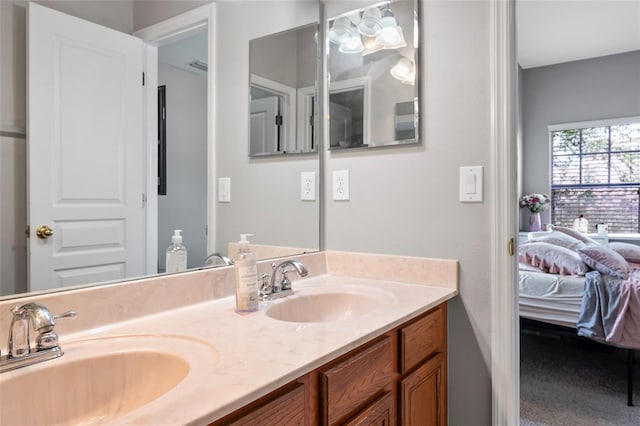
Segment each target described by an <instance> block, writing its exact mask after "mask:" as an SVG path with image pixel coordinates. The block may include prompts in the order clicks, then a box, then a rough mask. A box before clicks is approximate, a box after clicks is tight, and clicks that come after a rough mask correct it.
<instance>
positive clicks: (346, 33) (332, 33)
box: [329, 16, 351, 44]
mask: <svg viewBox="0 0 640 426" xmlns="http://www.w3.org/2000/svg"><path fill="white" fill-rule="evenodd" d="M349 39H351V21H350V20H349V18H347V17H346V16H342V17H340V18H338V19H336V20H335V21H333V25H332V26H331V29H330V30H329V41H330V42H331V43H334V44H342V43H344V42H346V41H348V40H349Z"/></svg>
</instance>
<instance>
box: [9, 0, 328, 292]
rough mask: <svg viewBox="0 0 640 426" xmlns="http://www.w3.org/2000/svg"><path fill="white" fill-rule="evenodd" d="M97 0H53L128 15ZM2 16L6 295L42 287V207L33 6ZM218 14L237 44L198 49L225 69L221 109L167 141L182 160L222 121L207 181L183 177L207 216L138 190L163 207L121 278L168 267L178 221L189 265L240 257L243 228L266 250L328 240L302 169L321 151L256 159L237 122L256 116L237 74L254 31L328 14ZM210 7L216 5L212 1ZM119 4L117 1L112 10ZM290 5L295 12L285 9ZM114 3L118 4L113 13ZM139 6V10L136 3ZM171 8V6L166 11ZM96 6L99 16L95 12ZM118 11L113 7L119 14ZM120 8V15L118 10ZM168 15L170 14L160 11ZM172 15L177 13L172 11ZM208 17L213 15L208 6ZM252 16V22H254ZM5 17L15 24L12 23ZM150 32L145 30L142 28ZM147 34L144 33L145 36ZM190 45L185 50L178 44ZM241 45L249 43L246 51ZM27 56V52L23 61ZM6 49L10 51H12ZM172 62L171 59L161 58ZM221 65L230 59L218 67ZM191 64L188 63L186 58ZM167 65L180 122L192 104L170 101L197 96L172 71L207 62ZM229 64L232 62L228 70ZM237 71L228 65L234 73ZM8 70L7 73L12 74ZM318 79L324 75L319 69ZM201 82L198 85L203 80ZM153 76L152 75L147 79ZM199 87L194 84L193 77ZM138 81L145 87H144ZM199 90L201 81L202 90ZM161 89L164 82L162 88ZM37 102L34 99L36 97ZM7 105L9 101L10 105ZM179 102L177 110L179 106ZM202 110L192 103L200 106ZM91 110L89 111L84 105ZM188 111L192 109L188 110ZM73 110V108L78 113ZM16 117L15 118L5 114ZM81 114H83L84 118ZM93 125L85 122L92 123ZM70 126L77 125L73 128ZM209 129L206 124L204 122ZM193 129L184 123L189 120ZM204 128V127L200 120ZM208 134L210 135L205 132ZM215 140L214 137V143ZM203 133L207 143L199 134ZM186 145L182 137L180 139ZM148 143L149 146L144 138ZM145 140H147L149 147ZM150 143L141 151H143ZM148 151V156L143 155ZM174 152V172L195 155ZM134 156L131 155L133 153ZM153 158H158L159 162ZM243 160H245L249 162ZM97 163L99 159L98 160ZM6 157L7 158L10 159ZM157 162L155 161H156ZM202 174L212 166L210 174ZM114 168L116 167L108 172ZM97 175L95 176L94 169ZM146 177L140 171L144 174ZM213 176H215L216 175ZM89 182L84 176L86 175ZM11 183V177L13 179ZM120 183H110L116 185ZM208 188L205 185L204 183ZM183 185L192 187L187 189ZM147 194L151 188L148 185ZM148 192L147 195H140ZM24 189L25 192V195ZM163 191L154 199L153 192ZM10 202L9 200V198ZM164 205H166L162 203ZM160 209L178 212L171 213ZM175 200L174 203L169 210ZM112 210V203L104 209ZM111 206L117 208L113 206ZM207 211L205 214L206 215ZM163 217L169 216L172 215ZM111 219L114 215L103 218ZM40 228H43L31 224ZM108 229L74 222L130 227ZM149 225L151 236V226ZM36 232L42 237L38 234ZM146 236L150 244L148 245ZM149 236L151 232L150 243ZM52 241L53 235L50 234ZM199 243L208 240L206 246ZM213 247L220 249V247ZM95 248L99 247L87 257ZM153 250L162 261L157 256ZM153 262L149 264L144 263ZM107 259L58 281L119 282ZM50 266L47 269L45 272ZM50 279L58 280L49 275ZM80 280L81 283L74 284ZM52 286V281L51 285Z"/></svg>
mask: <svg viewBox="0 0 640 426" xmlns="http://www.w3.org/2000/svg"><path fill="white" fill-rule="evenodd" d="M92 3H93V2H91V1H77V2H59V3H51V4H50V5H51V6H52V7H54V8H58V9H59V10H60V11H62V12H64V13H66V14H68V15H72V16H82V18H83V19H88V20H89V21H93V22H101V23H102V24H104V21H105V20H106V21H109V19H107V18H105V16H110V17H111V18H113V20H117V17H119V16H120V17H121V16H123V14H124V12H123V10H122V8H121V7H120V4H119V3H118V2H112V3H110V4H109V5H106V3H105V7H104V8H102V9H100V12H99V13H98V12H95V11H94V9H93V8H92ZM143 3H144V4H140V5H139V6H140V7H136V14H137V13H139V12H140V13H145V11H146V12H147V13H149V14H150V15H154V13H155V12H154V11H153V9H155V8H163V7H164V6H163V4H161V3H157V2H143ZM0 6H1V7H2V16H3V25H2V28H0V31H2V37H1V38H0V42H1V44H2V45H1V47H2V52H3V53H4V52H14V55H9V56H8V57H15V58H16V59H15V60H14V61H11V60H8V61H4V60H3V61H2V64H1V67H2V74H3V82H2V84H3V87H2V88H3V104H2V106H3V114H2V117H3V121H2V123H1V124H2V128H1V129H0V130H2V134H1V135H0V136H1V139H2V164H3V168H2V176H3V179H2V183H3V185H2V188H1V189H2V199H3V203H2V205H1V206H0V208H1V210H2V211H1V212H0V214H1V215H2V247H1V249H2V250H0V258H1V259H0V260H1V264H2V271H1V272H2V274H1V283H0V284H1V286H0V296H2V297H16V296H20V295H22V294H24V292H26V291H32V290H35V289H34V288H33V287H32V286H30V285H29V284H28V282H27V260H28V259H27V253H28V250H27V247H26V245H25V242H28V241H29V240H28V239H25V236H24V229H25V225H26V223H25V222H26V216H27V212H26V211H24V210H23V209H22V206H26V207H27V209H28V210H29V211H30V213H31V214H33V213H34V212H37V210H38V209H37V206H35V205H33V204H32V205H28V204H29V203H28V201H27V200H26V197H25V195H24V194H25V193H26V192H27V189H26V186H27V182H26V181H27V179H26V173H27V170H28V169H29V160H28V159H27V158H26V133H27V131H26V117H25V114H24V112H23V111H22V109H24V108H25V104H26V103H27V101H26V92H27V91H26V82H25V81H24V80H22V84H19V83H20V81H21V80H20V78H23V77H22V76H24V75H25V74H26V70H25V68H24V63H25V60H24V58H25V56H24V55H25V51H26V45H25V43H24V39H25V34H26V19H27V17H26V15H27V14H26V10H25V8H24V3H23V2H19V1H16V2H4V1H3V2H1V4H0ZM217 6H218V7H217V8H216V10H217V12H216V13H217V21H222V22H221V23H219V25H218V28H217V30H216V31H217V33H216V35H215V36H219V37H222V38H223V39H225V40H226V38H227V35H229V34H233V35H234V37H229V38H232V39H233V41H229V42H228V43H222V44H224V46H220V47H219V48H218V51H217V57H216V59H217V61H215V60H211V59H210V58H206V57H200V58H193V59H197V60H200V62H205V63H206V62H207V61H208V62H209V64H208V65H209V70H210V71H211V70H212V69H213V70H214V71H215V72H216V73H217V75H218V78H217V79H216V81H217V82H221V83H220V84H219V85H218V86H219V87H218V88H217V96H216V99H210V100H209V105H210V106H214V107H215V108H214V110H213V112H212V113H211V114H208V113H207V112H206V111H199V112H198V113H197V114H196V115H197V116H198V117H200V116H202V117H204V118H205V122H204V123H201V124H198V126H197V127H198V129H200V130H198V136H195V135H194V134H193V132H192V131H189V132H184V131H181V130H179V129H178V130H177V131H176V132H175V134H174V135H173V136H171V135H170V134H168V135H167V136H168V137H169V140H168V141H167V143H168V144H170V143H171V142H172V141H171V139H173V143H177V144H176V145H174V147H175V148H176V151H174V152H173V153H172V152H171V151H170V148H169V147H168V150H169V152H168V154H169V156H170V157H171V156H172V157H173V160H179V158H178V157H177V156H179V155H181V154H182V153H184V149H181V146H182V148H184V146H185V145H184V144H185V143H186V142H187V141H186V139H188V140H189V141H194V142H195V141H196V140H198V141H200V142H202V138H203V137H205V136H206V134H207V131H206V128H205V127H206V125H207V124H206V119H207V117H208V119H209V120H215V123H216V125H215V126H214V127H210V129H211V130H210V131H209V136H208V138H209V139H210V140H209V142H208V146H206V147H202V146H201V147H200V148H199V149H201V151H200V152H201V154H200V156H199V160H200V161H199V162H198V167H197V170H196V168H195V167H192V169H193V170H190V172H191V174H195V173H198V174H199V175H200V176H201V179H203V180H204V181H198V182H192V183H184V182H183V185H187V186H189V187H191V186H193V185H197V187H198V188H199V189H198V190H199V191H201V192H200V194H204V195H201V197H200V198H201V200H200V201H199V202H198V205H197V207H198V208H197V209H195V208H192V207H195V205H194V204H193V203H191V202H184V201H180V204H181V206H182V207H183V208H186V209H192V210H193V213H195V214H197V215H199V217H200V219H188V220H189V224H185V223H184V221H183V222H180V218H181V217H182V213H180V209H175V208H174V207H175V206H173V207H172V206H170V205H169V204H171V202H172V201H171V199H170V198H171V197H170V196H169V195H167V196H166V197H164V198H162V199H160V197H157V196H156V194H155V193H152V192H151V190H149V189H148V190H147V193H146V194H145V193H144V190H143V191H140V192H137V195H136V197H135V205H136V206H137V207H138V208H141V206H143V203H144V201H145V198H144V197H145V196H146V202H147V204H146V206H145V207H144V209H146V211H147V212H152V211H153V212H155V213H154V214H155V215H157V216H156V219H155V222H154V221H149V215H148V214H147V217H146V219H144V221H143V223H142V224H141V225H140V227H139V229H142V233H141V234H140V235H139V238H138V240H137V241H138V242H140V243H141V244H140V245H141V246H142V251H137V252H136V253H137V254H136V255H134V256H133V257H134V258H136V259H137V261H138V262H139V263H142V266H141V267H138V268H137V269H136V270H135V271H132V270H127V269H126V268H120V271H121V272H122V274H121V275H119V276H118V277H117V278H115V279H116V280H118V279H131V278H136V277H140V276H148V275H154V274H156V273H157V272H158V271H160V272H161V271H162V266H163V265H162V264H161V263H162V262H161V260H164V252H165V250H166V248H167V247H168V246H169V244H170V243H171V241H170V237H171V234H172V233H173V229H184V230H185V233H184V243H185V246H186V247H187V249H188V250H189V255H188V258H189V259H190V260H191V261H190V262H189V266H190V267H192V268H199V267H202V266H205V267H206V266H217V265H223V264H225V259H224V258H223V257H222V256H225V257H231V256H233V255H234V253H235V250H234V244H235V242H236V241H237V240H238V238H239V234H240V233H246V232H251V233H254V234H256V237H255V238H253V239H252V242H253V243H254V252H255V253H256V256H257V257H258V258H260V259H264V258H271V257H279V256H285V255H290V254H296V253H302V252H309V251H317V250H318V249H319V208H318V203H317V202H308V201H305V202H302V201H301V200H300V173H301V172H302V171H305V172H309V171H311V172H314V173H315V174H316V175H318V174H319V161H318V156H317V153H313V154H307V155H301V156H297V159H296V160H295V161H292V159H288V160H289V161H285V162H287V165H282V164H279V163H278V162H277V161H276V162H272V161H270V160H269V159H261V160H260V161H258V163H256V164H250V163H249V162H248V159H249V157H248V156H247V145H248V134H247V133H246V132H243V131H238V129H242V130H244V129H247V128H248V122H249V118H248V116H247V98H248V93H247V89H248V88H247V80H246V79H238V78H237V75H238V74H242V75H247V74H248V72H249V68H248V61H247V60H248V58H249V41H250V40H251V39H255V38H259V37H263V36H266V35H267V34H273V33H280V32H283V31H286V30H288V29H290V28H298V27H301V26H304V25H308V24H310V23H312V22H313V23H316V25H317V22H318V21H319V4H318V3H317V2H312V1H305V2H300V3H298V2H289V1H282V2H268V4H264V3H263V2H255V3H254V2H252V3H251V5H249V4H248V2H223V4H219V5H217ZM204 7H208V6H204ZM112 9H113V10H112ZM285 11H286V13H285ZM111 12H112V13H111ZM131 12H132V11H131ZM166 12H167V11H165V14H166ZM92 13H93V14H97V15H100V16H95V17H94V18H95V19H93V18H92ZM110 13H111V14H110ZM111 15H112V16H111ZM160 15H162V13H160ZM165 16H168V15H165ZM206 16H208V15H206ZM247 22H248V23H249V25H248V26H247V27H245V26H244V24H245V23H247ZM5 23H8V24H7V25H5ZM131 25H132V21H129V23H128V24H123V25H121V26H119V27H114V28H115V29H117V30H118V31H122V32H123V33H125V34H126V33H132V32H134V29H135V28H132V27H131ZM199 28H200V29H201V30H202V31H204V32H205V33H206V30H205V29H204V28H203V27H202V26H199ZM143 32H144V31H143ZM136 35H137V36H139V37H141V38H144V37H143V35H142V34H141V33H140V32H138V33H136ZM138 41H139V40H138ZM158 47H160V44H158ZM179 50H181V49H179ZM238 52H242V53H241V54H240V56H241V57H239V55H238ZM21 55H23V56H22V60H20V58H21ZM4 57H7V56H6V55H4V54H3V58H4ZM160 62H163V60H160ZM86 63H87V65H88V66H89V65H91V62H86ZM216 63H217V64H222V66H217V65H216ZM183 65H185V64H183ZM158 67H159V68H162V67H164V68H166V70H165V71H167V73H165V74H164V76H165V77H162V75H159V77H158V82H157V83H158V85H166V86H167V119H168V123H176V120H177V118H178V114H177V111H178V110H176V108H179V110H180V112H181V113H182V112H186V110H185V111H182V110H183V109H184V108H183V107H181V106H178V107H176V106H174V107H172V104H171V102H172V101H175V100H176V99H177V96H176V95H177V94H178V92H180V93H181V94H183V95H184V96H183V97H189V93H192V92H187V91H186V90H184V91H183V89H181V88H178V86H177V85H176V83H174V82H172V80H170V79H169V78H168V76H169V74H171V75H173V74H177V73H179V72H181V73H189V74H190V77H191V80H203V79H204V78H205V77H204V76H206V75H207V74H206V72H204V71H199V70H197V69H194V68H193V67H189V66H188V65H185V67H184V68H185V69H189V71H185V70H179V69H178V68H180V67H178V66H177V65H176V64H170V63H164V64H159V65H158ZM225 68H228V69H225ZM228 71H229V72H228ZM4 76H7V79H6V80H5V79H4ZM314 78H317V77H314ZM135 80H136V83H137V85H138V86H140V72H139V71H138V72H137V74H136V79H135ZM11 81H16V82H17V83H16V84H14V85H13V86H12V87H10V89H11V90H6V91H5V90H4V89H5V88H6V85H5V83H6V82H11ZM200 83H201V82H199V83H198V84H200ZM147 84H148V83H147ZM194 87H195V85H194ZM199 87H200V88H201V89H200V91H201V92H204V91H207V90H208V84H204V85H200V86H199ZM137 90H138V89H136V91H137ZM197 90H198V89H196V91H197ZM154 91H155V90H154ZM5 93H9V94H11V96H12V97H13V98H14V101H13V102H5V101H6V99H5ZM189 100H190V101H192V102H193V104H199V105H201V108H206V106H207V101H206V94H204V93H200V96H198V97H197V98H196V97H193V96H191V98H190V99H189ZM31 103H33V101H31ZM41 103H42V104H48V103H51V102H41ZM5 106H7V108H5ZM172 108H173V111H171V109H172ZM192 111H193V110H192ZM84 112H86V109H85V111H83V113H84ZM183 115H184V114H183ZM187 115H189V116H190V117H192V118H193V117H195V115H194V114H187ZM72 118H73V117H72ZM184 118H185V121H188V118H189V117H184ZM5 119H7V120H5ZM75 121H77V120H75ZM73 122H74V120H69V121H68V123H73ZM135 125H136V126H140V127H142V125H143V124H142V123H141V122H140V121H137V122H136V123H135ZM85 127H86V126H85ZM69 129H71V128H69ZM202 129H204V130H202ZM183 130H184V128H183ZM192 130H194V131H195V128H194V129H192ZM202 135H204V136H202ZM212 141H214V142H215V144H214V143H212ZM200 142H199V143H200ZM181 144H182V145H181ZM140 146H142V145H140ZM149 147H151V148H149V149H156V148H155V145H153V144H150V145H149ZM240 147H241V148H242V150H241V151H242V159H240V157H239V155H237V154H238V152H236V148H240ZM145 149H146V148H145ZM143 150H144V149H143V148H141V150H140V151H142V152H143ZM143 156H144V157H146V155H143ZM143 161H149V160H148V158H144V159H143ZM171 161H172V159H171V158H168V162H169V164H168V166H167V169H168V170H167V173H168V175H169V179H171V177H172V175H173V177H176V168H179V167H182V168H183V169H184V167H190V166H189V164H191V163H190V162H189V161H187V165H186V166H185V165H184V164H182V165H180V164H174V165H173V166H172V165H171V164H172V163H171ZM129 163H131V161H129ZM153 163H154V162H153V159H152V160H151V161H150V164H152V165H153ZM240 163H242V164H240ZM92 164H93V166H92ZM5 165H6V166H7V167H5ZM101 165H102V163H100V164H94V163H93V162H85V163H81V164H78V165H77V167H76V168H77V169H79V170H80V169H83V168H84V169H85V170H87V173H94V174H95V172H97V171H98V169H99V171H101V172H103V170H102V168H104V167H102V168H99V167H98V166H100V167H101ZM131 165H132V166H133V168H134V169H136V170H138V173H139V174H140V173H144V170H145V168H147V167H150V168H153V167H152V166H146V165H145V164H144V163H135V164H131ZM153 170H154V171H155V169H153ZM202 173H205V174H204V175H202ZM102 174H103V175H108V173H106V171H105V173H102ZM151 175H152V173H149V176H147V178H148V182H147V188H150V187H151V186H153V188H154V191H156V189H155V187H156V184H155V181H153V184H152V183H150V182H151V181H152V179H151ZM6 176H12V177H15V179H14V178H12V179H5V177H6ZM223 176H228V177H230V178H231V188H232V189H233V193H232V197H231V199H230V200H231V201H230V202H219V201H218V197H217V177H223ZM92 177H93V176H92ZM138 177H140V176H138ZM207 181H208V182H207ZM77 182H78V184H79V185H80V186H82V185H81V184H82V179H80V180H78V181H77ZM9 183H11V185H9ZM123 184H124V187H125V188H127V190H129V189H130V188H132V186H131V185H130V184H129V182H128V181H123ZM84 188H85V189H88V188H89V186H88V185H84ZM110 188H111V187H109V189H110ZM168 191H169V194H174V195H179V194H180V191H181V190H180V187H179V185H178V187H176V188H173V189H172V188H171V187H169V188H168ZM202 191H204V193H203V192H202ZM183 192H184V191H183ZM141 193H142V194H141ZM141 195H142V196H141ZM21 197H22V198H21ZM154 197H155V201H153V200H154ZM5 201H7V202H6V203H5ZM158 204H160V205H158ZM161 209H169V210H165V211H167V212H169V213H166V214H165V213H162V212H161V211H160V210H161ZM170 209H173V210H170ZM103 210H104V209H103ZM107 210H109V209H107ZM205 214H206V217H205V216H204V215H205ZM163 218H164V219H163ZM104 223H108V224H113V223H115V222H114V221H112V222H108V221H107V222H104ZM187 225H189V226H191V225H193V229H194V230H195V231H193V232H196V233H197V235H195V236H193V235H194V234H190V232H191V231H189V229H191V228H190V227H189V226H187ZM32 228H35V227H33V226H32ZM103 228H104V227H102V228H91V227H89V228H87V229H85V230H84V231H83V230H82V229H80V228H77V227H75V228H74V229H72V231H73V232H74V234H73V235H74V236H75V237H81V239H80V240H78V239H75V240H73V241H72V240H69V241H67V242H71V243H74V242H75V243H77V242H78V241H80V242H82V241H84V240H82V238H84V239H85V240H86V239H96V238H97V236H102V237H107V239H109V238H110V239H111V240H113V241H115V242H116V243H119V240H118V238H120V237H122V236H123V235H126V233H124V234H122V233H118V232H113V233H111V232H108V230H105V229H103ZM31 234H32V238H31V240H33V239H34V238H35V229H31ZM62 234H63V232H60V228H55V227H54V235H53V237H52V238H51V239H50V240H49V244H50V245H54V246H56V247H59V243H58V242H54V240H55V237H59V236H61V235H62ZM145 234H146V235H145ZM36 239H37V238H36ZM145 239H146V244H145ZM150 241H152V242H151V243H150ZM43 244H46V243H44V242H43ZM198 246H199V248H198ZM110 250H111V249H110V248H109V247H107V248H106V249H105V250H102V251H105V252H109V251H110ZM214 253H219V254H220V255H221V256H212V255H213V254H214ZM88 257H91V256H88ZM150 258H152V259H153V261H152V262H149V259H150ZM31 263H32V264H34V265H38V263H36V262H31ZM145 264H146V266H145ZM101 271H102V272H104V270H101V269H100V268H98V269H96V273H97V275H94V276H93V278H92V279H89V280H85V281H83V282H82V283H80V282H70V281H69V282H67V283H66V284H65V283H62V284H61V283H57V286H58V288H56V289H53V291H55V290H63V289H68V288H74V287H75V286H76V284H78V285H80V284H86V285H95V284H101V283H106V282H113V281H112V280H113V279H114V278H112V277H110V276H103V275H100V274H101ZM45 273H46V272H45ZM43 281H45V282H50V281H53V280H50V279H45V280H43ZM67 285H69V286H74V287H67ZM48 291H52V290H48Z"/></svg>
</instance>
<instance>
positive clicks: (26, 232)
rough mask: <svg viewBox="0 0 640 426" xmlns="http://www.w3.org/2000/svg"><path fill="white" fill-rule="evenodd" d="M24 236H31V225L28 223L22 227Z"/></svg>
mask: <svg viewBox="0 0 640 426" xmlns="http://www.w3.org/2000/svg"><path fill="white" fill-rule="evenodd" d="M24 236H25V237H27V238H29V237H31V227H30V226H29V225H27V227H26V228H24Z"/></svg>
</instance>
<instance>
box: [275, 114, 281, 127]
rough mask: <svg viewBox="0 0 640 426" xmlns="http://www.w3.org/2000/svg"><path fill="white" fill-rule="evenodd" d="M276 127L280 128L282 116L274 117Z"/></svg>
mask: <svg viewBox="0 0 640 426" xmlns="http://www.w3.org/2000/svg"><path fill="white" fill-rule="evenodd" d="M276 126H282V115H280V114H278V115H276Z"/></svg>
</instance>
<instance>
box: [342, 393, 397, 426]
mask: <svg viewBox="0 0 640 426" xmlns="http://www.w3.org/2000/svg"><path fill="white" fill-rule="evenodd" d="M395 420H396V410H395V404H394V401H393V393H391V392H387V393H385V394H384V395H382V396H381V397H380V398H378V399H376V400H375V401H374V402H372V403H371V404H369V405H368V406H367V408H365V409H364V410H362V411H361V412H360V413H358V415H356V416H355V417H354V418H352V419H350V420H348V421H347V422H345V423H343V426H395V424H396V421H395Z"/></svg>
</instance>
